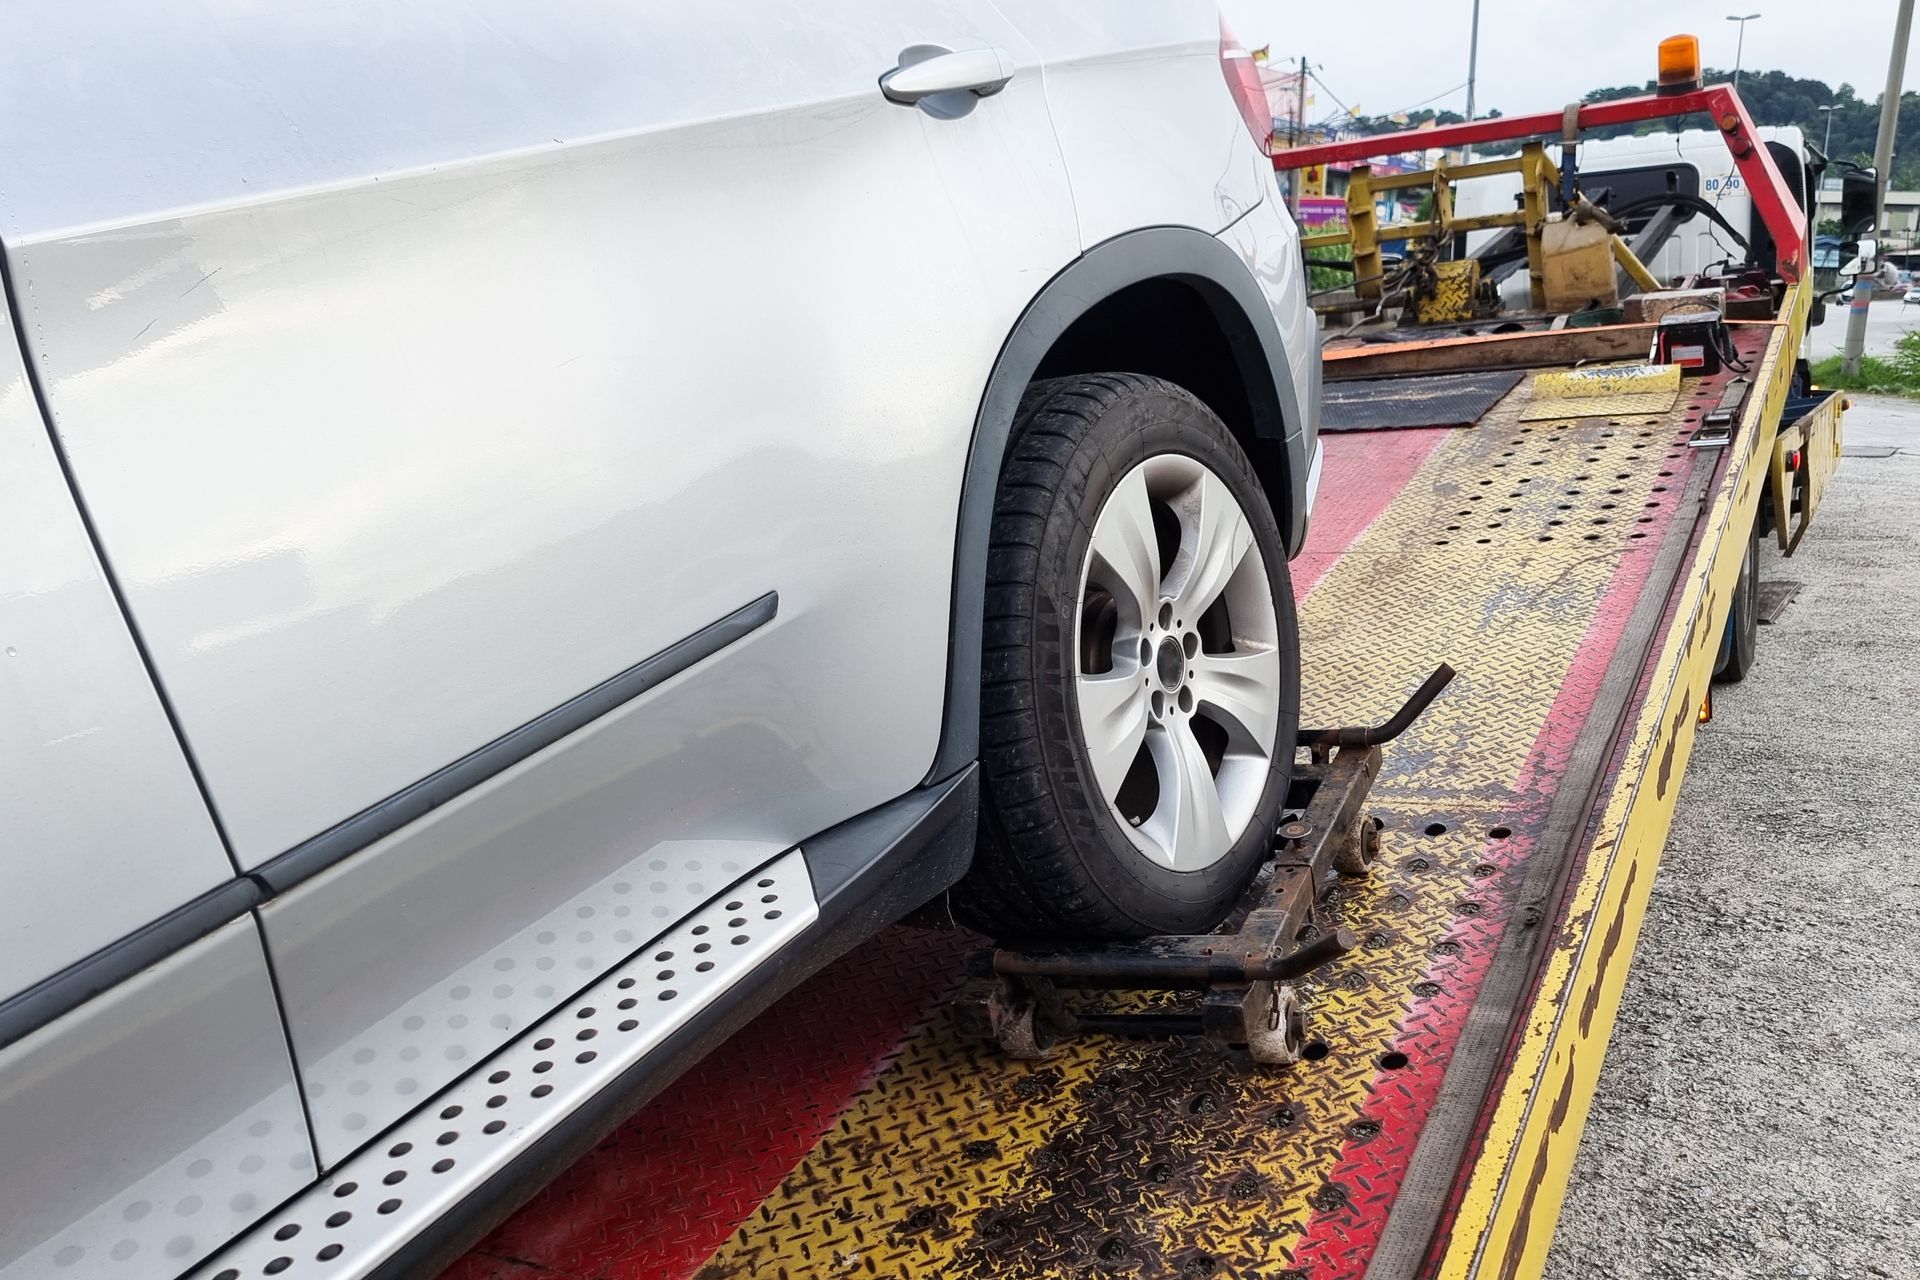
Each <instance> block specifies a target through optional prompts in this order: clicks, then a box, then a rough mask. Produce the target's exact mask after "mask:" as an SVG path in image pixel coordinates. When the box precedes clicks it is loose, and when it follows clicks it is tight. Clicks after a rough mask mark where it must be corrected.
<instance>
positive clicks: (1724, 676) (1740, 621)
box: [1713, 518, 1760, 684]
mask: <svg viewBox="0 0 1920 1280" xmlns="http://www.w3.org/2000/svg"><path fill="white" fill-rule="evenodd" d="M1759 640H1760V524H1759V520H1758V519H1757V518H1756V519H1755V521H1754V527H1753V533H1752V534H1751V535H1750V536H1749V537H1748V538H1747V555H1746V559H1744V560H1742V561H1741V562H1740V580H1739V581H1738V582H1736V583H1735V584H1734V587H1733V603H1732V604H1731V605H1729V606H1728V608H1727V630H1726V634H1725V635H1724V636H1722V637H1721V639H1720V657H1719V660H1718V662H1717V663H1716V665H1715V666H1714V671H1713V678H1714V680H1715V681H1716V682H1718V683H1720V684H1738V683H1740V682H1741V681H1742V680H1745V679H1746V678H1747V672H1748V671H1750V670H1752V669H1753V655H1754V650H1755V648H1756V647H1757V646H1758V644H1759Z"/></svg>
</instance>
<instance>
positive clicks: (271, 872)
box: [253, 591, 780, 896]
mask: <svg viewBox="0 0 1920 1280" xmlns="http://www.w3.org/2000/svg"><path fill="white" fill-rule="evenodd" d="M779 608H780V594H779V593H778V592H776V591H769V592H767V593H766V594H765V595H763V596H761V597H760V598H759V599H757V600H754V601H752V602H751V603H749V604H745V605H742V606H741V607H740V608H738V609H736V610H734V611H733V612H732V613H730V614H728V615H727V616H726V617H724V618H721V619H719V620H718V621H715V622H710V623H708V624H707V625H706V626H704V627H702V628H700V630H698V631H696V632H694V633H693V634H692V635H690V636H687V637H686V638H685V639H683V640H678V641H676V642H674V643H673V644H670V645H668V646H667V647H666V648H664V649H662V650H661V651H660V652H659V653H656V654H654V655H653V656H652V657H650V658H646V659H643V660H642V661H640V662H637V663H635V664H634V665H633V666H631V667H628V668H627V669H626V670H625V671H622V672H620V673H619V674H618V675H614V676H609V677H608V678H607V679H605V680H602V681H601V682H600V683H599V684H597V685H594V686H593V687H592V688H591V689H588V690H587V691H585V692H584V693H578V694H575V695H574V696H573V697H571V698H568V699H567V700H566V701H565V702H563V703H561V704H560V705H559V706H557V707H554V708H553V709H552V710H550V711H545V712H542V713H541V714H540V715H538V716H535V717H534V718H533V719H531V720H529V721H527V722H526V723H525V724H523V725H521V726H520V727H519V728H517V729H511V730H508V731H507V732H506V733H503V734H501V735H500V736H499V737H498V738H495V739H494V740H493V741H492V742H489V743H487V744H486V745H485V746H483V747H477V748H475V749H474V750H472V751H470V752H468V753H467V754H466V755H464V756H461V757H460V758H459V759H458V760H455V761H454V762H453V763H451V764H448V765H443V766H441V767H440V768H438V769H436V770H434V771H433V772H432V773H430V774H428V775H427V776H426V777H424V778H422V779H420V781H418V782H416V783H414V784H412V785H411V786H408V787H405V788H403V789H401V790H399V791H396V792H394V793H393V794H392V795H390V796H388V797H387V798H386V799H384V800H381V801H379V802H377V803H375V804H372V805H369V806H368V807H367V808H365V809H362V810H361V811H360V812H359V813H356V814H354V815H353V816H352V817H351V818H347V819H345V820H343V821H341V822H338V823H336V824H334V825H333V826H331V827H329V828H327V829H326V830H325V831H322V832H321V833H320V834H319V835H317V836H313V837H311V838H309V839H307V840H303V841H301V842H300V843H299V844H297V845H295V846H294V847H293V848H291V849H289V850H287V851H286V852H285V853H282V854H279V855H278V856H276V857H274V858H272V859H270V860H268V861H266V862H264V863H262V864H260V866H259V867H257V868H255V870H254V872H253V876H254V878H255V879H256V880H258V881H259V882H260V884H261V885H262V887H264V888H265V889H266V891H267V893H268V894H269V895H270V896H271V895H275V894H281V893H285V892H286V891H287V890H289V889H291V888H293V887H294V886H295V885H297V884H299V883H301V882H302V881H304V880H308V879H311V878H312V877H314V876H316V875H318V874H319V873H320V872H322V871H325V870H326V869H327V868H328V867H331V866H332V865H334V864H335V863H336V862H339V861H340V860H341V859H343V858H346V857H348V856H349V855H351V854H354V853H357V852H358V851H360V850H361V849H364V848H366V847H367V846H368V845H370V844H372V843H373V842H374V841H376V840H379V839H381V838H383V837H385V836H389V835H391V834H393V833H394V832H395V831H398V830H399V829H400V828H401V827H403V826H405V825H406V824H407V823H409V822H412V821H413V820H414V819H416V818H420V817H423V816H425V815H426V814H428V813H430V812H432V811H433V810H434V809H437V808H439V807H440V806H441V805H443V804H445V803H447V801H449V800H452V799H454V798H455V797H456V796H459V795H460V794H462V793H463V792H466V791H470V790H472V789H473V788H474V787H477V786H479V785H480V784H481V783H483V782H485V781H486V780H487V779H489V778H491V777H493V776H494V775H495V774H499V773H503V772H505V771H506V770H508V769H510V768H512V767H513V766H514V765H516V764H519V763H520V762H521V761H522V760H525V759H526V758H527V757H529V756H531V755H534V754H535V753H537V752H540V751H544V750H545V749H546V748H548V747H550V746H552V745H553V744H554V743H556V742H558V741H560V739H562V738H564V737H566V736H567V735H568V734H570V733H573V732H575V731H577V730H579V729H583V728H585V727H586V726H587V725H589V724H591V723H592V722H593V721H595V720H598V719H599V718H600V717H601V716H603V715H606V714H607V713H608V712H609V711H612V710H613V709H614V708H616V707H619V706H621V705H623V704H625V703H628V702H631V701H633V699H635V698H637V697H639V696H640V695H641V694H643V693H645V692H646V691H647V690H649V689H651V688H653V687H654V686H655V685H658V684H662V683H664V682H665V681H667V680H670V679H672V678H673V677H674V676H677V675H679V674H680V673H681V672H682V671H685V670H686V669H687V668H689V667H691V666H693V665H694V664H695V663H697V662H700V661H702V660H703V659H706V658H710V657H712V656H713V655H714V654H716V653H718V652H720V650H722V649H724V648H726V647H727V646H728V645H730V644H732V643H733V642H734V641H736V640H739V639H741V638H742V637H744V636H746V635H748V634H749V633H751V632H753V631H757V630H758V629H759V628H761V627H763V626H765V625H766V624H767V623H769V622H771V621H773V617H774V614H775V613H777V612H778V611H779Z"/></svg>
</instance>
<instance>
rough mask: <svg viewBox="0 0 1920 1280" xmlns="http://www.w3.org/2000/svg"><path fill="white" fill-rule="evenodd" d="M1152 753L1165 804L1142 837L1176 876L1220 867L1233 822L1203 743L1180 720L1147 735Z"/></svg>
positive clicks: (1155, 813)
mask: <svg viewBox="0 0 1920 1280" xmlns="http://www.w3.org/2000/svg"><path fill="white" fill-rule="evenodd" d="M1147 750H1148V751H1149V752H1151V753H1152V755H1153V764H1154V769H1155V771H1156V772H1157V773H1158V774H1159V776H1160V804H1159V806H1158V807H1157V808H1155V809H1154V811H1153V816H1152V817H1150V818H1148V819H1147V821H1145V822H1144V823H1142V824H1141V825H1140V831H1141V833H1142V834H1143V835H1146V836H1147V837H1148V838H1149V839H1150V840H1152V841H1153V843H1154V844H1156V845H1158V846H1159V847H1160V850H1161V853H1162V855H1163V857H1164V858H1165V860H1166V862H1167V865H1169V866H1171V867H1172V868H1173V869H1174V870H1176V871H1185V870H1188V869H1191V868H1197V867H1205V866H1210V865H1211V864H1213V863H1214V862H1217V861H1218V860H1219V859H1220V856H1221V855H1222V854H1224V853H1225V852H1226V850H1227V844H1228V837H1227V819H1226V815H1225V814H1224V813H1223V812H1222V811H1221V808H1220V790H1219V788H1218V786H1216V785H1215V783H1214V780H1213V770H1212V769H1211V768H1209V767H1208V765H1207V756H1206V753H1205V752H1204V751H1202V750H1201V749H1200V740H1199V739H1198V738H1196V737H1194V736H1193V730H1192V729H1191V728H1189V727H1188V726H1187V724H1186V722H1185V721H1182V720H1174V721H1171V722H1169V723H1167V724H1164V725H1161V726H1159V727H1157V728H1155V729H1154V731H1153V732H1151V733H1149V734H1148V735H1147Z"/></svg>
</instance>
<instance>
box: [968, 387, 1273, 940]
mask: <svg viewBox="0 0 1920 1280" xmlns="http://www.w3.org/2000/svg"><path fill="white" fill-rule="evenodd" d="M983 641H984V643H983V669H982V688H981V726H980V741H981V764H982V773H983V777H984V784H985V790H984V801H985V803H984V805H983V812H982V818H981V838H980V848H979V851H978V854H977V856H976V858H975V863H974V867H973V870H972V871H971V872H970V873H969V876H968V878H967V879H966V881H965V882H963V884H962V885H961V886H960V887H959V889H958V890H957V891H956V894H955V898H954V902H955V906H956V909H957V911H958V913H959V914H960V916H961V918H962V919H963V920H965V921H966V922H967V923H969V924H972V925H974V926H975V927H977V928H980V929H983V930H985V931H986V932H989V933H991V934H993V935H995V936H996V937H1000V938H1021V939H1079V940H1096V939H1122V938H1138V937H1145V936H1149V935H1153V934H1166V933H1176V934H1177V933H1201V932H1205V931H1206V930H1208V929H1210V928H1212V927H1213V926H1214V925H1216V924H1217V923H1219V921H1220V920H1221V919H1222V918H1223V917H1224V916H1225V914H1226V913H1227V911H1228V910H1229V909H1230V908H1231V906H1232V904H1233V902H1234V900H1235V899H1236V897H1237V896H1238V895H1239V893H1240V892H1241V891H1242V889H1243V888H1244V887H1245V886H1246V883H1247V881H1248V879H1249V877H1250V876H1251V874H1252V873H1253V871H1254V869H1255V868H1256V867H1258V866H1259V865H1260V863H1261V862H1262V861H1263V860H1264V859H1265V857H1266V855H1267V853H1268V851H1269V848H1270V844H1271V840H1272V836H1273V830H1274V826H1275V823H1276V822H1277V820H1278V816H1279V812H1280V809H1281V806H1282V804H1283V802H1284V801H1285V798H1286V794H1287V784H1288V780H1289V777H1290V775H1291V773H1292V768H1293V755H1294V752H1293V746H1294V739H1295V736H1296V734H1297V732H1298V728H1299V719H1300V715H1299V691H1300V658H1299V635H1298V624H1297V622H1296V618H1295V613H1294V604H1293V592H1292V587H1291V584H1290V583H1289V581H1288V578H1287V562H1286V548H1285V544H1284V542H1283V540H1282V538H1281V534H1280V529H1279V525H1278V523H1277V522H1276V521H1275V518H1274V513H1273V510H1272V508H1271V506H1270V505H1269V503H1268V501H1267V497H1266V493H1265V491H1264V489H1263V488H1262V486H1261V484H1260V481H1259V480H1258V479H1257V478H1256V477H1255V475H1254V472H1253V468H1252V465H1251V464H1250V463H1249V461H1248V459H1247V456H1246V454H1245V453H1244V452H1243V451H1242V449H1241V447H1240V445H1239V444H1238V443H1237V442H1236V441H1235V439H1234V437H1233V435H1232V433H1231V432H1230V431H1229V430H1228V429H1227V427H1226V426H1225V424H1223V423H1222V422H1221V421H1220V419H1219V418H1218V417H1217V416H1215V414H1214V413H1213V412H1212V411H1211V410H1210V409H1208V408H1207V406H1206V405H1204V404H1202V403H1201V402H1200V401H1199V400H1198V399H1196V398H1195V397H1194V396H1193V395H1191V394H1189V393H1188V392H1187V391H1185V390H1183V389H1182V388H1180V387H1178V386H1176V385H1174V384H1172V383H1170V382H1166V381H1163V380H1161V379H1157V378H1148V377H1143V376H1139V375H1135V374H1119V373H1115V374H1097V375H1090V376H1083V377H1076V378H1071V379H1061V380H1056V381H1049V382H1045V383H1039V384H1036V385H1035V386H1034V387H1032V388H1031V389H1030V390H1029V391H1028V393H1027V395H1026V396H1025V398H1024V399H1023V400H1022V402H1021V406H1020V410H1019V414H1018V417H1017V419H1016V421H1015V424H1014V435H1013V439H1012V441H1011V443H1010V445H1009V448H1008V451H1007V460H1006V463H1005V465H1004V467H1003V468H1002V471H1001V478H1000V488H999V493H998V497H997V500H996V503H995V508H994V518H993V529H992V535H991V548H990V550H989V553H988V567H987V600H986V612H985V634H984V637H983Z"/></svg>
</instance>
